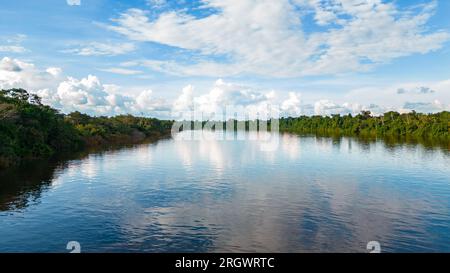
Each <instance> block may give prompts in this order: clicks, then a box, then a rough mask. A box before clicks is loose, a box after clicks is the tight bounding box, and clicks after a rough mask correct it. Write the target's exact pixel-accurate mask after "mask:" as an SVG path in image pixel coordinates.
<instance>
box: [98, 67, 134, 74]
mask: <svg viewBox="0 0 450 273" xmlns="http://www.w3.org/2000/svg"><path fill="white" fill-rule="evenodd" d="M99 70H100V71H104V72H110V73H114V74H120V75H137V74H142V73H143V72H142V71H140V70H133V69H126V68H118V67H113V68H106V69H99Z"/></svg>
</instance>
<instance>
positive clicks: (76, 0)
mask: <svg viewBox="0 0 450 273" xmlns="http://www.w3.org/2000/svg"><path fill="white" fill-rule="evenodd" d="M66 2H67V5H69V6H79V5H81V0H67V1H66Z"/></svg>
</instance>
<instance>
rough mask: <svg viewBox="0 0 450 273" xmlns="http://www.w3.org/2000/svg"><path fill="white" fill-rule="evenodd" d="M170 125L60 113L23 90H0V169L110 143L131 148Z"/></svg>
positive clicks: (126, 117)
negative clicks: (132, 145) (128, 145)
mask: <svg viewBox="0 0 450 273" xmlns="http://www.w3.org/2000/svg"><path fill="white" fill-rule="evenodd" d="M172 124H173V121H170V120H159V119H155V118H144V117H134V116H131V115H119V116H115V117H104V116H101V117H91V116H89V115H86V114H82V113H80V112H73V113H70V114H67V115H66V114H61V113H59V111H58V110H56V109H53V108H51V107H49V106H46V105H43V104H42V103H41V101H40V98H39V97H37V96H35V95H32V94H29V93H28V92H27V91H26V90H23V89H10V90H1V91H0V169H1V168H3V169H4V168H8V167H11V166H14V165H17V164H20V163H21V162H22V161H24V160H30V159H41V158H49V157H51V156H54V155H55V154H63V153H70V152H77V151H81V150H83V149H89V148H94V147H99V148H101V147H104V146H111V145H123V144H134V143H139V142H143V141H145V140H146V139H158V138H163V137H165V136H167V135H169V134H170V130H171V128H172Z"/></svg>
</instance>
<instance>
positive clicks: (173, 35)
mask: <svg viewBox="0 0 450 273" xmlns="http://www.w3.org/2000/svg"><path fill="white" fill-rule="evenodd" d="M435 6H436V3H435V2H434V1H433V2H431V3H429V4H426V5H422V6H421V8H416V9H415V10H413V9H406V10H405V9H404V10H400V9H399V8H398V7H397V6H396V5H395V4H393V3H389V2H385V1H381V0H371V1H360V0H322V1H319V0H294V1H292V0H279V1H272V0H260V1H254V0H204V1H202V5H201V8H208V9H213V10H216V11H218V12H216V13H213V14H210V15H207V16H203V17H195V16H193V15H190V14H188V13H187V12H186V11H185V10H178V11H167V12H163V13H162V14H160V15H159V17H157V18H155V19H151V18H150V17H149V16H148V14H147V13H148V12H147V11H144V10H140V9H130V10H128V11H126V12H125V13H123V14H121V15H120V17H119V18H116V19H113V21H114V22H115V24H114V25H110V26H108V28H109V29H111V30H113V31H116V32H118V33H120V34H123V35H125V36H127V37H128V38H129V39H131V40H136V41H149V42H156V43H160V44H165V45H169V46H173V47H177V48H182V49H186V50H191V51H192V52H200V53H201V54H202V58H201V59H200V60H199V61H198V62H197V63H191V64H186V63H179V62H177V61H175V60H172V61H156V60H148V63H147V65H149V66H151V67H152V68H153V69H155V70H158V71H162V72H166V73H172V74H177V75H178V74H181V75H211V74H215V75H216V76H217V75H223V76H225V75H234V74H240V73H250V74H262V75H270V76H280V77H283V76H302V75H319V74H333V73H342V72H349V71H365V70H368V69H371V68H372V67H373V66H375V65H378V64H382V63H386V62H389V61H390V60H392V59H395V58H398V57H402V56H408V55H411V54H417V53H420V54H425V53H427V52H430V51H433V50H437V49H439V48H441V47H442V45H443V43H444V42H446V41H448V39H449V37H450V36H449V33H447V32H443V31H434V32H430V31H428V30H427V28H426V24H427V22H428V20H429V18H430V17H431V16H432V15H433V13H434V10H435ZM309 14H312V15H314V18H315V22H316V24H317V25H320V26H322V28H323V29H324V30H323V31H321V32H313V33H310V32H305V30H304V29H303V28H302V27H303V20H306V19H305V17H306V15H309ZM216 56H222V57H223V56H226V58H227V61H226V62H223V61H215V60H214V59H212V58H211V57H216Z"/></svg>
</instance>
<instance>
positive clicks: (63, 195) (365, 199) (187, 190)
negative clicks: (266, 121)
mask: <svg viewBox="0 0 450 273" xmlns="http://www.w3.org/2000/svg"><path fill="white" fill-rule="evenodd" d="M196 134H203V136H204V135H207V136H208V137H206V138H203V139H202V140H196V139H189V138H188V137H186V136H192V135H194V136H195V135H196ZM271 137H272V138H274V139H275V140H276V145H275V146H273V149H262V145H261V141H258V140H255V139H253V138H252V133H248V132H239V133H235V132H228V133H223V132H191V131H187V132H182V133H180V134H179V135H177V137H175V138H170V139H164V140H160V141H157V142H155V143H150V144H141V145H135V146H132V147H127V148H123V149H116V150H110V151H104V152H97V153H90V154H87V155H84V156H81V157H77V158H72V159H68V160H62V161H61V160H60V161H45V160H42V161H38V162H33V163H29V164H25V165H23V166H21V167H19V168H15V169H13V170H9V171H7V172H2V173H0V181H1V182H0V252H69V250H67V249H66V245H67V243H68V242H69V241H77V242H79V244H80V246H81V251H82V252H255V251H256V252H367V249H366V245H367V243H368V242H369V241H377V242H379V243H380V245H381V251H382V252H428V251H431V252H436V251H443V252H450V168H449V167H450V153H449V150H446V149H445V148H442V147H440V148H430V147H425V146H422V145H420V144H389V143H386V142H383V141H364V140H358V139H354V138H345V137H344V138H322V137H301V136H296V135H291V134H281V133H280V134H272V136H271Z"/></svg>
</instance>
